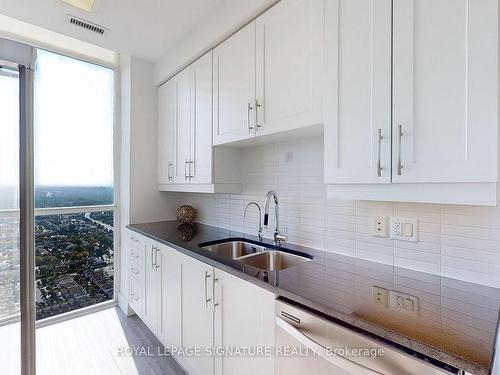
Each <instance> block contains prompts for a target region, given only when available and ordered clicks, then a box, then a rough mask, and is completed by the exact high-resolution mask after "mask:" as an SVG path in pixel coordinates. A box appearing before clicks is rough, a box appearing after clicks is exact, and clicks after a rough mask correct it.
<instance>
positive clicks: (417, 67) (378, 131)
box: [325, 0, 498, 205]
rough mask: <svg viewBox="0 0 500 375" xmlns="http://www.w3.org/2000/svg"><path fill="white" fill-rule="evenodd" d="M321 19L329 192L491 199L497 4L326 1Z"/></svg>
mask: <svg viewBox="0 0 500 375" xmlns="http://www.w3.org/2000/svg"><path fill="white" fill-rule="evenodd" d="M391 3H392V5H391ZM391 7H392V9H391ZM391 10H392V16H391ZM325 19H326V34H325V35H326V68H325V69H326V73H327V74H326V91H325V99H326V101H325V182H326V183H327V184H330V185H329V186H328V196H330V197H334V198H342V199H363V200H364V199H368V200H390V201H413V202H428V203H453V204H476V205H495V204H496V202H497V192H496V182H497V173H498V166H497V160H498V1H497V0H468V1H457V0H393V1H392V2H391V1H388V0H378V1H369V0H352V1H348V0H331V1H328V2H327V5H326V13H325ZM391 26H392V31H391ZM391 39H392V52H391V49H390V47H391ZM390 58H392V61H391V60H390ZM389 69H392V77H391V72H390V70H389ZM390 85H392V97H391V96H390V95H389V93H390ZM390 99H392V103H391V100H390ZM390 108H391V110H392V120H391V113H390V110H389V109H390Z"/></svg>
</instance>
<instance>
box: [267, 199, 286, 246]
mask: <svg viewBox="0 0 500 375" xmlns="http://www.w3.org/2000/svg"><path fill="white" fill-rule="evenodd" d="M271 197H273V199H274V213H275V215H276V229H275V230H274V244H275V245H278V246H279V245H281V244H282V243H283V242H286V237H285V236H284V235H282V234H281V233H280V224H279V217H280V207H279V203H278V193H276V192H275V191H274V190H271V191H270V192H268V193H267V195H266V200H265V202H264V228H267V224H268V223H269V201H270V199H271Z"/></svg>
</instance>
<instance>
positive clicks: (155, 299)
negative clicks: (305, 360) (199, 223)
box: [129, 236, 275, 375]
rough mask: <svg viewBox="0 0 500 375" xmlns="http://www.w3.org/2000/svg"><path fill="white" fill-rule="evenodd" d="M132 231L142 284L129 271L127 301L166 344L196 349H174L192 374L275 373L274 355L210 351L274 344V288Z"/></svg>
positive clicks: (182, 364)
mask: <svg viewBox="0 0 500 375" xmlns="http://www.w3.org/2000/svg"><path fill="white" fill-rule="evenodd" d="M136 237H138V238H141V241H144V242H145V245H144V248H145V250H146V253H145V287H144V289H142V287H141V285H140V284H139V283H138V282H137V280H136V279H135V278H133V277H132V275H130V283H129V286H130V293H129V294H130V295H131V296H130V299H129V306H130V307H131V308H132V309H133V310H134V311H135V312H136V313H137V315H138V316H139V317H140V318H141V319H142V320H143V321H144V322H145V323H146V325H147V326H148V328H149V329H151V331H152V332H153V333H154V334H155V336H156V337H158V339H159V340H160V341H161V342H162V344H163V345H165V346H166V347H169V348H182V349H183V350H184V351H185V353H187V350H188V349H189V350H199V352H198V353H196V354H195V355H175V353H173V354H174V357H175V358H176V360H177V361H178V362H179V363H180V365H181V366H182V367H183V368H184V369H185V370H186V371H187V372H188V373H189V374H190V375H212V374H213V375H245V374H249V375H250V374H259V375H272V374H274V358H273V357H272V356H268V357H266V356H253V355H248V356H231V355H225V356H217V355H212V354H213V353H214V352H215V350H214V348H217V347H223V348H226V349H225V350H226V351H227V350H233V351H234V349H235V348H239V349H243V348H252V350H254V349H253V348H272V347H273V346H274V299H275V295H274V294H273V293H271V292H268V291H266V290H264V289H262V288H260V287H258V286H256V285H254V284H252V283H249V282H247V281H244V280H242V279H240V278H238V277H237V276H233V275H230V274H229V273H227V272H224V271H221V270H219V269H217V268H214V267H212V266H210V265H208V264H206V263H204V262H202V261H199V260H197V259H194V258H192V257H190V256H188V255H185V254H182V253H181V252H179V251H177V250H175V249H173V248H170V247H168V246H166V245H162V244H159V243H157V242H154V241H151V240H148V239H146V238H145V237H143V236H136ZM143 293H144V294H143ZM134 297H135V298H134ZM250 354H252V353H250Z"/></svg>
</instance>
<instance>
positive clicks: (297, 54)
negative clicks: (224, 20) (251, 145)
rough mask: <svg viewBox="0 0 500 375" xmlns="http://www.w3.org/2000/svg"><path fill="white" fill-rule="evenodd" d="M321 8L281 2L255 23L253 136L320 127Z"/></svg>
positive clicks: (313, 2)
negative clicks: (256, 103) (255, 97)
mask: <svg viewBox="0 0 500 375" xmlns="http://www.w3.org/2000/svg"><path fill="white" fill-rule="evenodd" d="M324 3H325V2H324V0H287V1H281V2H279V3H278V4H276V5H275V6H274V7H273V8H271V9H270V10H269V11H267V12H265V13H264V14H263V15H261V16H260V17H259V18H257V21H256V25H257V27H256V30H257V32H256V35H257V39H256V45H257V47H256V75H257V79H256V82H257V101H258V105H257V127H256V128H257V135H260V134H262V135H263V134H268V133H274V132H278V131H282V130H288V129H294V128H299V127H303V126H308V125H314V124H320V123H323V116H322V98H323V96H322V89H321V86H322V85H321V82H322V80H323V79H324V74H323V55H324Z"/></svg>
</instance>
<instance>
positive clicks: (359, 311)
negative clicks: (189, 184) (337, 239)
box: [128, 221, 500, 375]
mask: <svg viewBox="0 0 500 375" xmlns="http://www.w3.org/2000/svg"><path fill="white" fill-rule="evenodd" d="M181 225H182V226H181ZM128 228H129V229H131V230H133V231H135V232H137V233H140V234H142V235H144V236H147V237H149V238H151V239H153V240H156V241H158V242H160V243H164V244H166V245H168V246H170V247H173V248H175V249H177V250H178V251H180V252H182V253H184V254H187V255H190V256H192V257H193V258H196V259H199V260H201V261H203V262H205V263H208V264H210V265H212V266H214V267H217V268H219V269H221V270H223V271H226V272H228V273H231V274H233V275H236V276H238V277H240V278H243V279H245V280H247V281H249V282H252V283H254V284H256V285H259V286H261V287H263V288H265V289H267V290H269V291H271V292H273V293H275V294H276V295H277V296H280V297H284V298H287V299H289V300H291V301H293V302H295V303H299V304H302V305H304V306H306V307H308V308H311V309H314V310H316V311H319V312H320V313H322V314H326V315H328V316H330V317H332V318H334V319H338V320H341V321H343V322H345V323H347V324H350V325H352V326H355V327H357V328H358V329H361V330H364V331H366V332H367V333H369V334H371V335H375V336H377V337H379V338H381V339H383V340H389V341H390V342H391V343H394V344H395V345H397V346H399V347H400V348H401V349H410V350H411V351H414V352H417V353H420V354H423V355H425V356H427V357H429V358H430V359H434V360H438V361H441V362H443V363H446V364H448V365H451V366H454V367H457V368H460V369H464V370H466V371H468V372H470V373H473V374H476V375H482V374H489V373H490V367H491V363H492V356H493V351H494V342H495V338H496V332H497V327H498V316H499V315H498V314H499V310H500V289H495V288H492V287H487V286H483V285H479V284H474V283H470V282H466V281H461V280H456V279H451V278H446V277H441V276H437V275H433V274H428V273H424V272H419V271H414V270H409V269H404V268H400V267H395V266H392V265H386V264H381V263H376V262H371V261H367V260H362V259H358V258H353V257H348V256H344V255H339V254H335V253H330V252H327V251H324V250H316V249H311V248H307V247H303V246H298V245H294V244H288V243H287V244H284V245H283V246H282V250H284V251H290V252H300V253H303V254H307V255H308V256H309V257H312V260H311V261H310V262H306V263H302V264H299V265H297V266H294V267H291V268H288V269H285V270H283V271H280V272H279V280H278V281H277V280H276V278H275V277H274V274H273V273H269V274H267V275H266V273H263V272H256V270H255V269H252V268H248V267H244V266H243V265H242V264H241V263H240V262H238V261H236V260H233V259H230V258H228V257H224V256H221V255H218V254H215V253H213V252H210V251H208V250H206V249H202V248H200V247H199V245H200V244H203V243H206V242H213V241H218V240H223V239H228V238H232V239H238V238H240V239H246V240H250V241H253V242H255V243H258V240H257V237H256V236H251V235H248V234H243V233H239V232H234V231H230V230H227V229H222V228H217V227H212V226H208V225H204V224H193V225H192V226H191V227H190V226H189V224H187V226H186V224H180V223H179V222H177V221H164V222H155V223H144V224H133V225H129V226H128ZM263 243H264V244H265V245H266V246H267V247H274V246H273V245H272V241H270V240H264V241H263ZM373 286H378V287H382V288H385V289H388V290H396V291H398V292H402V293H405V294H408V295H412V296H415V297H417V298H418V301H419V306H418V315H413V314H411V313H406V312H401V311H400V312H395V311H393V310H391V309H390V308H387V307H386V308H384V307H379V306H377V305H375V304H374V303H373V302H372V301H373V298H372V287H373Z"/></svg>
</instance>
